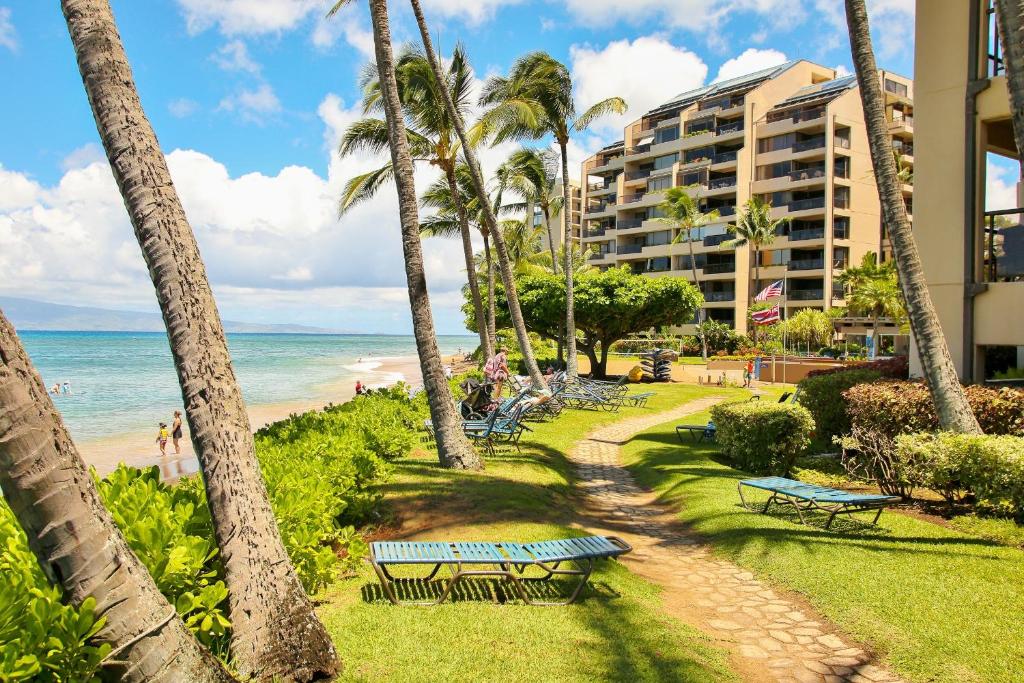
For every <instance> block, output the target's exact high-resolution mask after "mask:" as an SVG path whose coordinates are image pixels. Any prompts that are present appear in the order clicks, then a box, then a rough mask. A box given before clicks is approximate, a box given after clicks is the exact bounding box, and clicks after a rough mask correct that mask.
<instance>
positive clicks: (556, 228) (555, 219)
mask: <svg viewBox="0 0 1024 683" xmlns="http://www.w3.org/2000/svg"><path fill="white" fill-rule="evenodd" d="M569 188H570V189H569V196H570V197H571V198H572V214H570V223H569V230H570V231H571V233H572V239H573V242H574V243H575V244H577V245H578V244H579V243H580V218H581V208H582V206H581V202H582V195H581V193H580V183H579V181H577V180H571V179H570V180H569ZM555 193H556V194H557V195H559V196H561V193H562V181H561V180H559V181H558V182H557V183H556V185H555ZM533 215H534V221H533V224H534V225H535V226H537V227H539V228H540V229H541V231H540V241H541V248H542V249H543V250H544V251H547V250H548V249H549V246H548V245H549V243H550V238H549V235H553V236H554V238H555V249H556V250H557V249H559V248H560V247H561V246H562V243H563V242H564V241H565V227H564V226H563V225H562V212H561V211H559V212H557V213H555V214H554V215H552V216H549V223H548V224H547V225H546V224H545V223H544V215H543V214H542V213H541V210H540V209H539V208H535V209H534V214H533ZM549 228H550V230H549Z"/></svg>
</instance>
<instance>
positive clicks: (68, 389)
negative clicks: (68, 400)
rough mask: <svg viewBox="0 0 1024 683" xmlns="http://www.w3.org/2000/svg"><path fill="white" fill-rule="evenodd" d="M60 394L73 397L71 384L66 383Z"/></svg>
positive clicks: (62, 386)
mask: <svg viewBox="0 0 1024 683" xmlns="http://www.w3.org/2000/svg"><path fill="white" fill-rule="evenodd" d="M60 392H61V393H62V394H64V395H66V396H70V395H71V382H64V384H62V385H61V387H60Z"/></svg>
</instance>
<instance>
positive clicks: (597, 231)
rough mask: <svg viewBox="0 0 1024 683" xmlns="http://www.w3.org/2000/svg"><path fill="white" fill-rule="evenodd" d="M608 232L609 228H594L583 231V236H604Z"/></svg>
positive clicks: (585, 237)
mask: <svg viewBox="0 0 1024 683" xmlns="http://www.w3.org/2000/svg"><path fill="white" fill-rule="evenodd" d="M606 232H608V228H596V229H595V228H592V229H590V230H584V231H583V238H584V239H587V238H593V237H603V236H604V234H605V233H606Z"/></svg>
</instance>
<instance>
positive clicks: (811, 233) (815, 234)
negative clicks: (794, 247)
mask: <svg viewBox="0 0 1024 683" xmlns="http://www.w3.org/2000/svg"><path fill="white" fill-rule="evenodd" d="M824 237H825V228H824V227H821V228H807V229H804V230H791V231H790V233H789V241H790V242H800V241H802V240H820V239H823V238H824Z"/></svg>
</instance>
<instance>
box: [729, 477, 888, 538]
mask: <svg viewBox="0 0 1024 683" xmlns="http://www.w3.org/2000/svg"><path fill="white" fill-rule="evenodd" d="M744 486H749V487H751V488H755V489H760V490H762V491H768V492H770V493H771V494H772V495H771V497H769V498H768V501H767V502H766V503H765V504H764V507H763V508H762V509H761V513H762V514H763V513H766V512H768V508H769V507H771V504H772V503H776V504H777V505H790V506H792V507H794V508H796V512H797V515H798V516H799V517H800V522H801V523H802V524H804V523H806V521H805V520H804V512H807V511H811V510H818V511H820V512H824V513H826V514H828V521H827V522H826V523H825V528H826V529H828V528H829V527H830V526H832V522H833V521H834V520H835V518H836V516H837V515H852V514H854V513H856V512H871V511H877V512H876V514H875V519H874V520H873V521H872V522H871V523H872V524H878V518H879V517H881V516H882V510H883V509H884V508H885V507H886V506H887V505H892V504H893V503H896V502H898V501H899V500H900V498H899V496H886V495H882V494H875V493H850V492H849V491H842V490H840V489H832V488H828V487H826V486H815V485H813V484H807V483H804V482H802V481H796V480H794V479H786V478H784V477H761V478H758V479H743V480H741V481H740V482H739V483H737V484H736V490H737V491H738V492H739V494H740V503H741V504H742V505H743V507H745V508H747V509H748V510H752V509H753V508H752V507H750V506H749V505H747V501H746V499H745V498H744V497H743V487H744Z"/></svg>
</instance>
